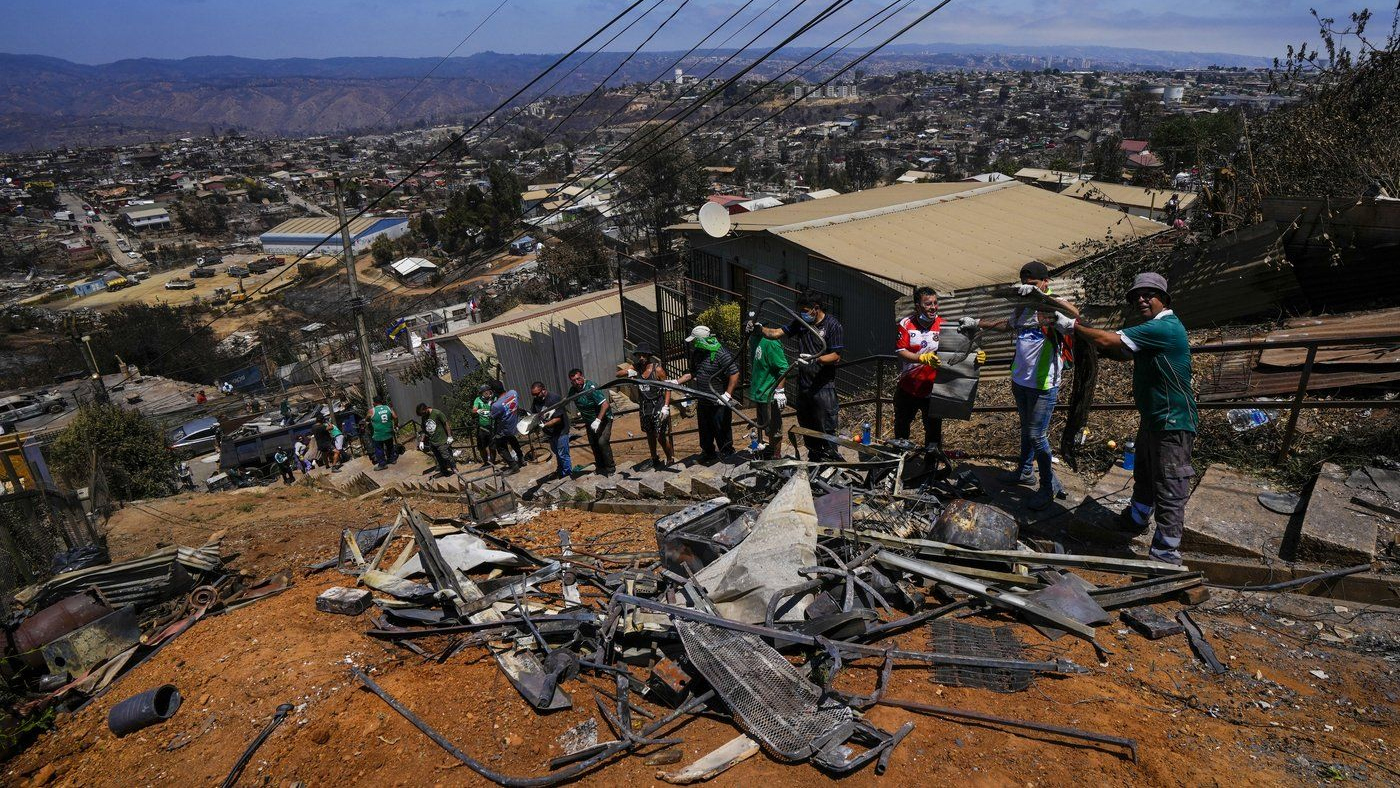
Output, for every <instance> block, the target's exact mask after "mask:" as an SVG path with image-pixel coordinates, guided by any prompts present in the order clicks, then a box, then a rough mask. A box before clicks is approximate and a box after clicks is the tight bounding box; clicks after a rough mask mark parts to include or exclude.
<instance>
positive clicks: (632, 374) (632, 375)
mask: <svg viewBox="0 0 1400 788" xmlns="http://www.w3.org/2000/svg"><path fill="white" fill-rule="evenodd" d="M627 377H629V378H635V377H637V370H635V369H629V370H627Z"/></svg>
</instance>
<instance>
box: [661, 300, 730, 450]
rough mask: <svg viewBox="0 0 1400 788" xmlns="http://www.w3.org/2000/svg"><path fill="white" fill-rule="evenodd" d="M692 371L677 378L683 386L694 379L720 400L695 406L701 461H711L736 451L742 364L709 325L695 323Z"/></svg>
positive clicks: (701, 387)
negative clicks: (736, 389)
mask: <svg viewBox="0 0 1400 788" xmlns="http://www.w3.org/2000/svg"><path fill="white" fill-rule="evenodd" d="M685 341H686V342H688V343H690V371H689V372H687V373H685V374H684V375H681V376H680V377H679V378H677V379H676V383H678V384H680V385H682V386H684V385H686V384H687V383H690V382H691V381H695V383H694V387H695V388H697V389H699V390H700V391H707V392H714V393H717V394H719V399H720V401H719V402H712V401H710V400H708V399H701V400H700V401H699V402H698V403H696V406H695V418H696V427H698V428H699V430H700V462H702V463H712V462H715V461H717V460H719V459H720V458H722V457H727V456H729V455H731V454H733V453H734V412H733V411H732V410H730V409H729V408H730V406H731V405H732V404H733V402H734V387H735V386H737V385H739V364H738V362H736V361H735V360H734V354H733V353H730V352H729V351H728V350H727V349H726V348H725V347H724V346H723V345H721V344H720V342H719V338H718V337H715V336H713V335H712V333H711V332H710V329H709V327H708V326H696V327H695V328H694V329H692V330H691V332H690V336H688V337H686V338H685Z"/></svg>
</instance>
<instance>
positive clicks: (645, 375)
mask: <svg viewBox="0 0 1400 788" xmlns="http://www.w3.org/2000/svg"><path fill="white" fill-rule="evenodd" d="M632 359H633V360H632V363H631V364H629V365H626V366H625V367H624V366H623V365H618V369H619V374H621V375H625V376H627V377H629V378H631V379H633V380H635V381H637V405H638V406H639V407H640V408H641V412H640V413H639V414H638V416H639V418H640V420H641V425H642V432H643V434H645V435H646V436H647V449H648V450H649V451H650V452H651V460H650V462H651V464H650V465H646V464H645V463H644V464H643V466H642V468H641V470H654V469H658V468H669V467H670V466H671V465H672V464H673V463H675V461H676V459H675V457H676V445H675V441H674V440H673V439H672V438H671V390H670V389H664V388H661V387H660V386H650V385H647V383H646V381H648V380H665V379H666V366H665V365H664V364H662V363H661V359H660V358H659V357H658V356H657V355H656V354H655V353H654V352H652V350H651V349H650V348H648V347H645V346H643V347H638V348H637V349H636V350H635V351H633V356H632ZM658 448H659V449H660V450H661V451H663V452H665V454H666V461H665V462H664V463H663V462H662V461H661V455H660V454H659V453H658V452H657V449H658Z"/></svg>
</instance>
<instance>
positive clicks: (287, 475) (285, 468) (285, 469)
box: [277, 462, 297, 484]
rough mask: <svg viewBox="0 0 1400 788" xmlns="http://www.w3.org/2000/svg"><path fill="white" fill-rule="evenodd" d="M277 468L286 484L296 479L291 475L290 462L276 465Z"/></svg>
mask: <svg viewBox="0 0 1400 788" xmlns="http://www.w3.org/2000/svg"><path fill="white" fill-rule="evenodd" d="M277 470H279V471H281V472H282V481H284V482H286V483H287V484H292V483H293V482H295V481H296V480H297V479H296V477H295V476H293V475H292V464H291V463H290V462H287V463H282V464H281V465H278V466H277Z"/></svg>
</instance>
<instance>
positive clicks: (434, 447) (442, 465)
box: [428, 443, 457, 476]
mask: <svg viewBox="0 0 1400 788" xmlns="http://www.w3.org/2000/svg"><path fill="white" fill-rule="evenodd" d="M428 451H429V453H431V454H432V455H433V459H434V460H436V461H437V467H438V473H440V474H442V475H443V476H446V475H448V474H450V473H452V472H453V471H454V470H456V469H457V467H456V464H455V463H453V462H452V447H451V446H448V445H447V444H446V443H429V444H428Z"/></svg>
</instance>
